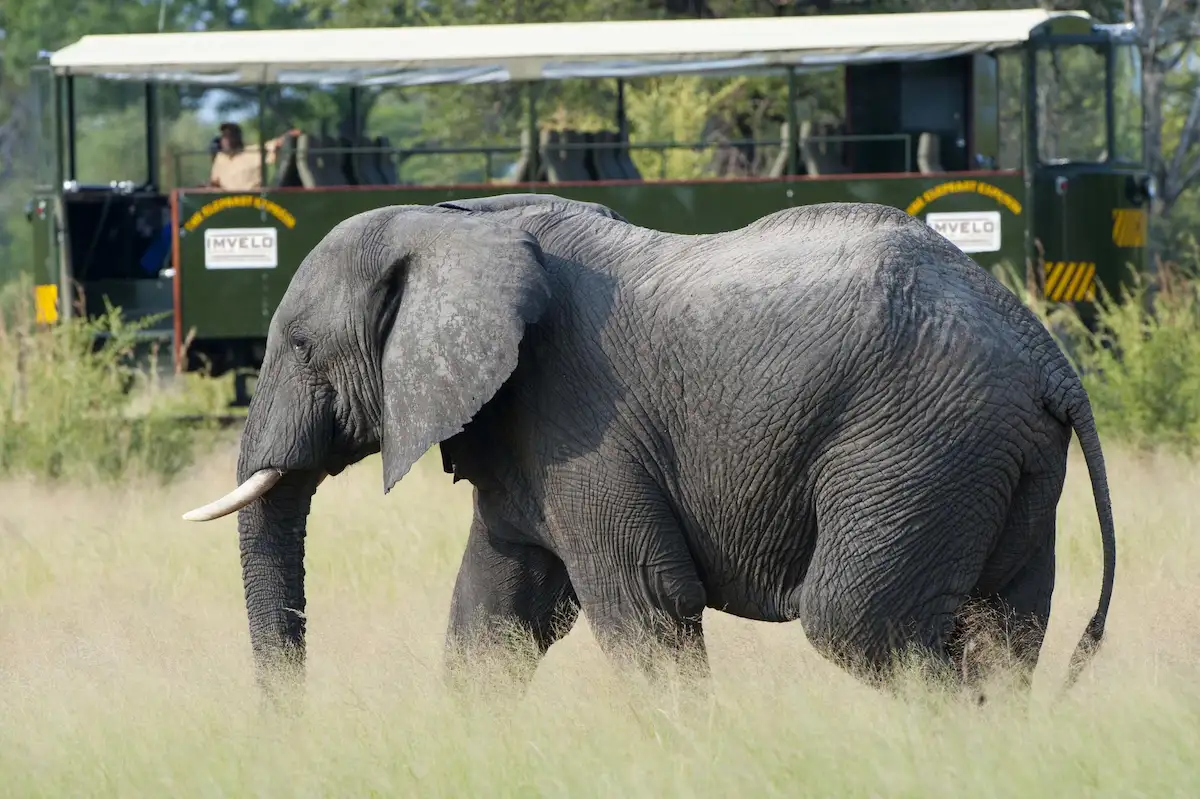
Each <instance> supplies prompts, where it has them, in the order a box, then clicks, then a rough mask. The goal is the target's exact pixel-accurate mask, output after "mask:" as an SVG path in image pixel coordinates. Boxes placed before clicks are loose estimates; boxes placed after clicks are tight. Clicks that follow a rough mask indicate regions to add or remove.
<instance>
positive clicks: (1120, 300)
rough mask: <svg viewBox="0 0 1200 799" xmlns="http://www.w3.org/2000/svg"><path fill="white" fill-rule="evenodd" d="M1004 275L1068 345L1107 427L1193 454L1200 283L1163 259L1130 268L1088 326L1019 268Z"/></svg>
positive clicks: (1198, 405) (1111, 434)
mask: <svg viewBox="0 0 1200 799" xmlns="http://www.w3.org/2000/svg"><path fill="white" fill-rule="evenodd" d="M1004 271H1005V272H1006V274H1004V275H1001V279H1002V280H1003V281H1004V282H1005V283H1006V284H1007V285H1008V286H1009V288H1010V289H1012V290H1014V291H1015V292H1017V294H1018V296H1020V297H1021V298H1022V300H1023V301H1024V302H1025V303H1026V304H1027V305H1028V306H1029V307H1030V308H1031V309H1033V311H1034V312H1035V313H1036V314H1037V315H1038V316H1039V317H1040V318H1041V319H1042V321H1043V323H1044V324H1045V325H1046V326H1047V328H1048V329H1049V330H1050V331H1051V333H1052V334H1053V335H1054V336H1055V338H1056V339H1057V340H1058V341H1059V343H1060V345H1062V346H1063V348H1064V349H1065V350H1066V351H1067V352H1068V355H1069V356H1070V358H1071V360H1072V362H1073V363H1074V365H1075V367H1076V369H1077V370H1078V371H1079V372H1080V374H1081V376H1082V379H1083V383H1084V387H1085V388H1086V389H1087V391H1088V395H1089V396H1090V398H1091V403H1092V410H1093V413H1094V415H1095V417H1096V424H1097V425H1098V426H1099V428H1100V431H1101V434H1102V435H1104V436H1105V437H1106V438H1117V439H1120V440H1122V441H1124V442H1126V443H1128V444H1130V445H1132V446H1135V447H1138V448H1143V449H1150V448H1155V447H1160V448H1165V449H1169V450H1173V451H1176V452H1180V453H1183V454H1188V455H1191V454H1194V453H1195V452H1196V450H1197V447H1198V445H1200V282H1198V281H1197V280H1196V279H1194V278H1193V277H1189V276H1186V275H1185V274H1184V273H1183V272H1182V271H1181V270H1180V269H1179V267H1178V266H1176V265H1174V264H1169V263H1168V264H1163V265H1161V266H1160V268H1159V270H1158V272H1157V274H1156V275H1155V276H1153V277H1148V276H1145V275H1138V274H1137V273H1136V272H1134V271H1133V270H1130V279H1129V281H1128V285H1127V286H1126V287H1124V288H1123V289H1122V290H1121V292H1120V294H1119V295H1118V296H1117V297H1113V296H1112V295H1111V294H1109V293H1108V292H1107V291H1105V290H1104V289H1103V287H1101V288H1100V289H1099V292H1098V296H1097V299H1096V319H1095V323H1094V324H1093V325H1092V329H1091V330H1089V329H1088V328H1087V327H1086V326H1085V325H1084V323H1083V321H1082V319H1081V318H1080V316H1079V314H1078V313H1076V312H1075V310H1074V309H1073V308H1072V307H1071V306H1067V305H1053V306H1052V305H1049V304H1047V303H1045V302H1044V301H1042V300H1040V299H1039V298H1037V297H1036V296H1033V295H1031V294H1030V293H1029V292H1028V291H1027V290H1026V289H1025V288H1024V286H1023V285H1021V283H1020V281H1019V280H1017V279H1016V277H1015V272H1013V271H1012V270H1004Z"/></svg>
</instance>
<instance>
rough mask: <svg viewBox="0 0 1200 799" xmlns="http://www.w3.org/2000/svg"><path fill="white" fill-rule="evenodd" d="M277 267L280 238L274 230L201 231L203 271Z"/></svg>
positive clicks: (264, 228)
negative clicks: (202, 234)
mask: <svg viewBox="0 0 1200 799" xmlns="http://www.w3.org/2000/svg"><path fill="white" fill-rule="evenodd" d="M278 265H279V237H278V235H277V234H276V231H275V228H273V227H239V228H210V229H208V230H206V231H204V267H205V268H206V269H274V268H275V267H276V266H278Z"/></svg>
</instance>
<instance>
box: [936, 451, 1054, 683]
mask: <svg viewBox="0 0 1200 799" xmlns="http://www.w3.org/2000/svg"><path fill="white" fill-rule="evenodd" d="M1062 485H1063V473H1062V472H1061V471H1049V472H1041V473H1034V474H1026V475H1024V476H1023V477H1022V479H1021V482H1020V484H1019V485H1018V487H1017V491H1016V494H1015V495H1014V497H1013V502H1012V508H1011V510H1010V512H1009V516H1008V520H1007V522H1006V523H1005V526H1004V532H1003V533H1002V535H1001V537H1000V539H999V541H998V542H997V546H996V548H995V550H994V551H993V553H992V556H991V558H990V559H989V563H988V564H987V565H986V566H985V568H984V573H983V575H982V577H981V579H980V584H979V585H978V586H977V587H976V590H975V592H974V594H975V597H974V598H973V600H972V602H971V603H970V606H969V608H968V609H967V612H966V613H965V614H964V618H963V621H962V625H961V627H962V632H961V633H960V639H961V640H962V642H963V646H962V647H960V651H959V652H958V653H956V654H958V655H959V657H961V656H962V652H961V650H962V649H966V648H970V647H972V646H973V648H974V649H975V651H976V653H977V654H976V657H975V658H974V660H975V662H974V663H971V662H970V660H971V657H970V653H969V652H967V653H966V654H967V655H968V657H967V658H965V659H963V661H962V668H963V669H964V670H965V671H966V672H967V673H968V674H969V675H970V678H971V679H973V680H978V679H981V678H982V676H983V673H984V672H985V671H987V667H988V665H990V664H989V661H993V662H995V665H999V666H1003V667H1006V668H1008V669H1011V670H1012V671H1013V672H1014V674H1015V677H1016V679H1017V687H1018V688H1019V689H1022V690H1027V689H1028V688H1029V687H1030V685H1031V683H1032V680H1033V672H1034V670H1035V669H1036V668H1037V663H1038V659H1039V656H1040V654H1041V649H1042V642H1043V641H1044V640H1045V636H1046V628H1047V626H1048V625H1049V623H1050V600H1051V596H1052V595H1053V593H1054V571H1055V552H1054V546H1055V538H1056V518H1055V516H1056V507H1057V505H1058V498H1059V496H1060V494H1061V493H1062Z"/></svg>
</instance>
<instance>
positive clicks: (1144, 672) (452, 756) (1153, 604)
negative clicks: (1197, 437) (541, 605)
mask: <svg viewBox="0 0 1200 799" xmlns="http://www.w3.org/2000/svg"><path fill="white" fill-rule="evenodd" d="M1108 454H1109V470H1110V475H1111V480H1112V483H1113V487H1114V503H1115V509H1116V516H1117V521H1118V528H1117V533H1118V545H1119V563H1118V571H1117V586H1116V591H1115V604H1114V609H1113V613H1112V615H1111V617H1110V620H1109V628H1108V630H1109V632H1108V638H1107V640H1106V643H1105V647H1104V648H1103V649H1102V650H1101V653H1100V654H1099V655H1098V657H1097V659H1096V660H1095V661H1094V662H1093V664H1092V667H1091V668H1090V669H1089V670H1088V671H1087V672H1086V673H1085V675H1084V677H1083V679H1082V680H1081V682H1080V684H1079V685H1078V686H1077V687H1076V688H1075V689H1074V690H1073V692H1072V693H1071V694H1070V695H1069V697H1068V698H1067V699H1066V700H1065V701H1063V702H1061V703H1055V702H1054V701H1053V694H1054V692H1055V689H1056V688H1057V687H1058V685H1059V684H1060V682H1061V679H1062V677H1063V675H1064V673H1065V668H1066V659H1067V657H1068V655H1069V652H1070V650H1071V648H1072V646H1073V645H1074V643H1075V641H1076V639H1077V637H1078V636H1079V634H1080V632H1081V630H1082V627H1083V625H1084V623H1085V622H1086V620H1087V618H1088V616H1089V615H1090V613H1091V612H1092V609H1093V608H1094V605H1095V602H1096V597H1097V592H1098V589H1099V579H1100V557H1099V541H1098V534H1097V524H1096V516H1095V511H1094V509H1093V506H1092V498H1091V494H1090V491H1089V489H1088V484H1087V479H1086V470H1085V469H1084V468H1083V463H1082V459H1081V458H1079V457H1078V451H1077V450H1076V451H1075V452H1073V460H1072V463H1071V467H1070V468H1071V472H1070V476H1069V480H1068V486H1067V490H1066V493H1065V496H1064V499H1063V502H1062V504H1061V505H1060V511H1059V519H1060V530H1061V535H1060V540H1059V553H1060V558H1061V560H1060V568H1059V575H1060V577H1059V590H1058V592H1057V593H1056V596H1055V606H1054V613H1053V620H1052V623H1051V627H1050V632H1049V637H1048V642H1047V649H1046V650H1045V654H1044V656H1043V659H1042V664H1041V666H1040V668H1039V671H1038V676H1037V679H1036V682H1035V690H1034V697H1033V700H1032V702H1030V703H1025V702H1020V701H1016V700H1014V699H1012V698H1011V697H1009V698H1005V697H1004V696H1003V695H1000V696H999V697H998V698H997V699H996V700H995V701H993V702H991V703H989V704H988V705H986V706H984V707H983V708H975V707H973V706H971V705H970V704H968V703H967V702H966V701H965V700H963V699H962V698H960V697H958V696H954V695H948V694H944V693H937V692H934V691H932V690H926V689H921V688H919V687H917V686H913V687H911V688H910V690H908V691H906V692H905V693H904V694H903V695H902V696H899V697H895V696H889V695H884V694H881V693H877V692H875V691H873V690H871V689H869V688H867V687H865V686H862V685H860V684H858V683H857V682H855V681H854V680H852V679H851V678H850V677H848V676H846V675H845V674H843V673H842V672H840V671H838V670H837V669H836V668H834V667H833V666H831V665H829V664H828V663H826V662H825V661H824V660H822V659H821V658H819V657H818V656H816V655H815V654H814V653H813V652H812V651H811V650H810V649H809V648H808V645H807V644H806V642H805V639H804V635H803V632H802V630H801V629H800V627H799V625H798V624H790V625H767V624H756V623H752V622H747V621H743V620H740V619H736V618H732V617H728V616H723V615H721V614H717V613H710V616H709V618H708V622H707V629H708V637H709V647H710V652H711V658H712V665H713V672H714V675H713V683H714V685H713V690H712V692H711V693H710V694H708V695H707V696H698V695H694V694H690V693H688V692H686V691H683V690H652V689H650V688H649V687H648V686H646V685H644V684H642V683H640V682H638V681H637V680H632V681H627V680H622V679H621V678H620V677H619V676H618V674H617V672H615V671H614V670H612V669H611V668H610V667H609V664H608V663H607V662H606V661H605V660H604V658H603V657H602V656H601V655H600V653H599V651H598V650H597V648H596V646H595V643H594V641H593V640H592V639H591V637H590V635H589V634H588V631H587V628H586V624H585V623H581V625H580V626H579V627H577V628H576V630H575V631H574V632H573V633H572V634H571V635H570V636H568V638H567V639H566V640H565V641H564V642H562V643H560V644H559V645H557V646H556V647H555V648H554V650H552V652H551V653H550V655H549V657H548V658H547V659H546V661H545V662H544V664H543V666H542V668H541V670H540V671H539V672H538V675H537V677H536V679H535V681H534V683H533V685H532V686H531V689H530V691H529V693H528V695H527V696H525V697H524V698H523V699H518V700H515V701H514V700H509V701H502V700H499V699H492V700H485V699H483V698H477V699H475V700H474V701H471V702H465V703H464V702H456V701H455V700H454V699H453V698H452V697H451V696H450V695H449V694H448V693H446V692H444V691H443V688H442V685H441V683H440V678H439V672H438V666H439V662H440V653H441V642H442V634H443V629H444V624H445V616H446V608H447V603H448V599H449V594H450V590H451V587H452V585H453V579H454V573H455V570H456V568H457V564H458V558H459V555H460V552H461V546H462V542H463V539H464V535H465V531H466V527H467V521H468V517H469V512H470V509H469V488H468V486H467V484H466V483H459V484H457V485H452V484H451V483H450V480H449V479H448V477H447V476H446V475H443V474H442V473H441V472H440V469H439V468H438V467H439V465H440V464H439V461H438V459H437V458H436V457H427V458H426V459H425V460H423V461H422V462H421V463H420V464H419V465H418V468H417V469H415V470H414V471H413V472H412V473H411V474H410V475H409V476H408V477H407V478H405V480H404V481H402V483H401V484H400V485H399V486H397V489H396V490H395V491H393V492H392V494H391V495H390V496H388V497H384V496H383V492H382V488H381V477H380V472H379V463H378V460H377V459H374V458H373V459H371V460H370V461H369V462H368V463H366V464H363V465H360V466H358V467H356V468H354V469H352V470H350V471H349V472H347V473H345V474H343V475H341V476H339V477H338V478H336V479H333V480H330V481H327V482H326V483H325V484H324V485H323V486H322V487H321V490H320V492H318V495H317V497H316V500H315V502H314V511H313V516H312V518H311V520H310V526H309V537H308V542H309V543H308V560H307V569H308V602H309V605H308V616H309V663H310V666H309V675H308V687H307V696H306V705H305V711H304V713H303V715H302V716H301V717H300V719H299V721H298V722H296V723H294V724H293V725H292V726H290V727H289V728H285V727H283V726H281V725H279V724H277V723H276V724H273V723H271V722H270V721H269V720H268V717H265V716H263V715H262V714H261V713H260V707H259V704H258V694H257V692H256V687H255V685H254V683H253V679H252V674H251V665H250V658H249V644H248V637H247V632H246V620H245V610H244V607H243V599H242V586H241V581H240V570H239V562H238V548H237V533H236V527H235V525H236V522H235V519H234V518H233V517H229V518H226V519H223V520H220V521H218V522H213V523H210V524H206V525H198V524H189V523H187V522H183V521H181V520H180V519H179V516H180V513H181V512H183V511H185V510H187V509H189V508H191V507H194V506H196V505H198V504H200V503H201V502H204V501H207V500H209V499H211V498H212V497H213V496H215V495H217V494H219V493H221V492H223V491H224V490H226V489H227V488H228V487H229V486H230V485H231V480H232V475H233V468H234V460H235V451H234V449H233V447H232V445H231V444H230V445H227V446H223V447H222V448H220V449H219V450H218V453H217V455H215V456H212V457H210V458H209V459H208V460H205V461H203V462H202V463H201V464H200V465H199V466H197V467H195V468H193V469H192V471H191V472H190V473H189V474H187V475H186V476H185V478H184V479H183V480H181V481H180V482H178V483H177V484H175V485H172V486H171V487H169V488H166V489H164V488H161V487H158V486H156V485H154V484H150V483H147V484H145V486H144V487H141V488H136V487H135V488H128V489H123V490H113V489H111V488H105V487H101V486H96V487H93V488H72V487H70V486H69V485H63V486H61V487H57V488H47V487H43V486H42V485H41V484H35V483H26V482H14V481H9V482H5V483H0V507H3V508H4V512H3V514H0V516H2V519H0V525H3V526H2V527H0V794H3V795H6V796H22V797H35V796H54V797H67V796H70V797H84V796H123V797H124V796H139V797H143V796H144V797H151V796H156V797H157V796H163V797H166V796H170V797H185V796H206V797H207V796H238V797H246V796H263V797H267V796H269V797H284V796H303V797H318V796H446V797H451V796H453V797H465V796H487V797H502V796H522V797H524V796H572V797H575V796H611V797H640V796H644V797H662V796H722V797H725V796H730V797H732V796H743V795H744V796H789V797H794V796H819V797H832V796H838V797H842V796H846V797H872V796H878V797H956V798H958V797H963V796H970V797H973V798H974V799H982V798H983V797H990V796H1022V797H1026V796H1099V795H1104V796H1121V797H1134V796H1195V795H1196V794H1197V792H1198V791H1200V757H1197V752H1200V634H1198V633H1197V630H1200V535H1197V532H1196V530H1197V526H1196V519H1195V514H1196V513H1197V510H1196V509H1197V507H1198V506H1197V504H1196V502H1195V500H1194V497H1195V496H1197V492H1198V491H1200V466H1196V465H1192V464H1191V463H1190V462H1188V461H1183V460H1175V459H1172V458H1169V457H1167V456H1155V457H1143V456H1133V455H1130V454H1127V453H1123V452H1121V451H1119V450H1117V449H1115V448H1114V447H1113V446H1111V445H1110V452H1109V453H1108Z"/></svg>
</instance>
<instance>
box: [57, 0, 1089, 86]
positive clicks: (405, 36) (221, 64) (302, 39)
mask: <svg viewBox="0 0 1200 799" xmlns="http://www.w3.org/2000/svg"><path fill="white" fill-rule="evenodd" d="M1064 16H1074V17H1081V18H1083V19H1085V20H1086V19H1089V18H1088V17H1087V15H1086V14H1084V13H1082V12H1051V11H1044V10H1041V9H1018V10H1006V11H957V12H939V13H924V14H853V15H824V16H804V17H760V18H751V19H716V20H647V21H630V22H559V23H537V24H512V25H452V26H445V27H411V28H324V29H298V30H297V29H293V30H260V31H212V32H200V33H148V34H114V35H97V36H85V37H83V38H82V39H80V40H79V41H78V42H76V43H75V44H72V45H70V46H68V47H65V48H63V49H62V50H59V51H58V52H56V53H54V54H53V55H52V56H51V59H50V63H51V66H52V67H53V69H54V71H55V72H56V73H58V74H69V75H96V76H103V77H106V78H109V79H115V80H134V81H163V82H169V83H205V84H216V85H221V84H225V85H229V84H253V83H267V84H274V83H283V84H318V85H319V84H354V85H360V86H370V85H419V84H430V83H496V82H506V81H514V80H518V81H519V80H558V79H565V78H601V77H639V76H645V75H655V74H677V73H689V72H690V73H697V72H723V71H729V70H738V71H751V70H755V69H758V68H769V67H775V68H778V67H780V66H784V65H793V66H798V67H821V66H829V65H832V64H845V63H861V62H868V61H886V60H917V59H926V58H941V57H945V56H952V55H960V54H965V53H971V52H979V51H988V50H994V49H998V48H1003V47H1010V46H1013V45H1019V44H1021V43H1022V42H1024V41H1026V40H1027V39H1028V38H1029V35H1030V31H1032V30H1033V29H1035V28H1037V27H1038V26H1039V25H1041V24H1043V23H1045V22H1047V21H1048V20H1051V19H1054V18H1057V17H1064Z"/></svg>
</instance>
